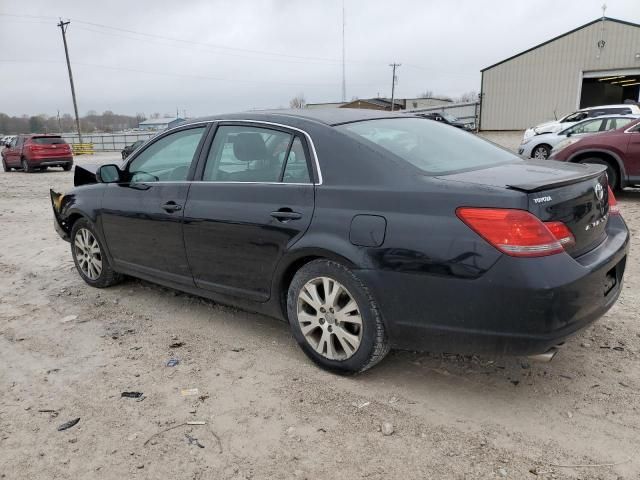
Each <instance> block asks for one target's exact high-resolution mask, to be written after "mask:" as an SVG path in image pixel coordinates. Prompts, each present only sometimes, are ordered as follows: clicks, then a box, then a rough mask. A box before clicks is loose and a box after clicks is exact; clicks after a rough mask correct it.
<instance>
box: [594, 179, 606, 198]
mask: <svg viewBox="0 0 640 480" xmlns="http://www.w3.org/2000/svg"><path fill="white" fill-rule="evenodd" d="M593 190H594V191H595V192H596V198H597V199H598V200H602V199H603V197H604V188H602V185H601V184H599V183H598V184H596V186H595V187H593Z"/></svg>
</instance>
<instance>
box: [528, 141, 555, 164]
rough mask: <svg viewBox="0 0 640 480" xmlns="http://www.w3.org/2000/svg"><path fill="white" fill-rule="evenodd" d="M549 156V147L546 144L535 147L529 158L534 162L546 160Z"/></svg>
mask: <svg viewBox="0 0 640 480" xmlns="http://www.w3.org/2000/svg"><path fill="white" fill-rule="evenodd" d="M549 155H551V147H550V146H549V145H546V144H544V143H543V144H541V145H536V147H535V148H534V149H533V150H531V158H535V159H536V160H546V159H547V158H549Z"/></svg>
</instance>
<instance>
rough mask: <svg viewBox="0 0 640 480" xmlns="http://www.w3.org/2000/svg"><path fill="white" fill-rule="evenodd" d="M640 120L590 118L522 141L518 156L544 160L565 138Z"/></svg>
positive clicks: (607, 116)
mask: <svg viewBox="0 0 640 480" xmlns="http://www.w3.org/2000/svg"><path fill="white" fill-rule="evenodd" d="M638 118H640V116H639V115H624V116H622V115H611V116H609V115H605V116H602V117H596V118H590V119H588V120H583V121H582V122H578V123H575V124H573V125H572V126H571V127H568V128H565V129H564V130H560V131H557V132H548V133H540V134H538V135H534V136H532V137H527V138H525V139H523V141H522V143H521V144H520V147H519V148H518V154H520V155H522V156H524V157H525V158H537V159H539V160H544V159H546V158H549V156H550V155H551V150H552V149H553V148H554V147H555V146H556V145H558V144H559V143H561V142H563V141H565V140H566V139H567V138H570V137H573V138H581V137H583V136H587V135H592V134H594V133H599V132H606V131H608V130H615V129H617V128H621V127H624V126H625V125H627V124H629V123H630V122H633V121H634V120H637V119H638Z"/></svg>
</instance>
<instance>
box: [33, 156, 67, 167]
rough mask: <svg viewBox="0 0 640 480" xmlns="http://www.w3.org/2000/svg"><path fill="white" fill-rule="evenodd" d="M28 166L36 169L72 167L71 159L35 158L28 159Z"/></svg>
mask: <svg viewBox="0 0 640 480" xmlns="http://www.w3.org/2000/svg"><path fill="white" fill-rule="evenodd" d="M27 161H28V162H29V165H33V166H36V167H62V166H65V165H73V157H42V158H40V157H36V158H28V159H27Z"/></svg>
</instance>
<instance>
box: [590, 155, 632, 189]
mask: <svg viewBox="0 0 640 480" xmlns="http://www.w3.org/2000/svg"><path fill="white" fill-rule="evenodd" d="M580 163H591V164H594V165H604V166H605V167H607V177H608V178H609V186H610V187H611V190H613V191H614V192H615V191H618V190H622V185H620V179H619V178H618V171H617V170H616V169H615V168H614V167H613V165H612V164H611V163H610V162H608V161H606V160H603V159H602V158H599V157H593V158H585V159H584V160H580Z"/></svg>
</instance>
